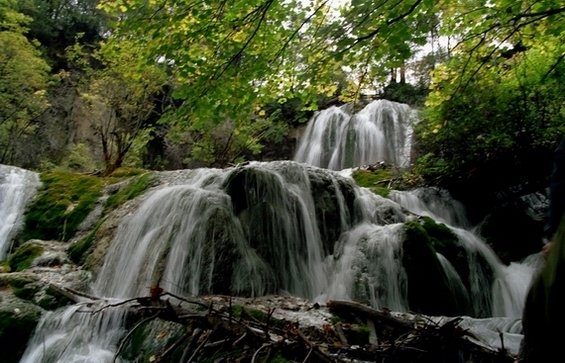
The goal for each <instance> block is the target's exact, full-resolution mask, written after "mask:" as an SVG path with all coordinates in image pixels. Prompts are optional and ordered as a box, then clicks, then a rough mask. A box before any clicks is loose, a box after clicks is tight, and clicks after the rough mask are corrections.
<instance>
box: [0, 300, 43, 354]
mask: <svg viewBox="0 0 565 363" xmlns="http://www.w3.org/2000/svg"><path fill="white" fill-rule="evenodd" d="M42 312H43V309H41V308H40V307H38V306H36V305H34V304H32V303H30V302H26V301H25V300H22V299H19V298H17V297H14V296H9V295H6V294H4V293H2V292H0V352H2V362H4V363H12V362H14V363H16V362H18V361H19V359H20V358H21V356H22V354H23V352H24V350H25V348H26V345H27V341H28V340H29V338H30V336H31V334H32V333H33V330H34V329H35V327H36V325H37V323H38V322H39V319H40V317H41V314H42Z"/></svg>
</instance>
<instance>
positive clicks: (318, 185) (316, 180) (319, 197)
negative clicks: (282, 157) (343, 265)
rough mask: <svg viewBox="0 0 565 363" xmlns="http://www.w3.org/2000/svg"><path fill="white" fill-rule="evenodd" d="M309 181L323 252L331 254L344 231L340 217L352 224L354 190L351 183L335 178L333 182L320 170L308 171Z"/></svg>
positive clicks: (353, 216)
mask: <svg viewBox="0 0 565 363" xmlns="http://www.w3.org/2000/svg"><path fill="white" fill-rule="evenodd" d="M309 181H310V191H311V193H312V198H313V199H314V209H315V213H316V222H317V225H318V229H319V231H320V237H321V239H322V243H323V246H324V252H325V253H326V254H327V255H331V254H333V252H334V251H333V249H334V246H335V243H336V241H338V240H339V237H340V235H341V234H342V233H343V232H344V231H343V230H342V226H341V220H342V218H343V219H344V220H345V221H346V223H347V224H348V225H352V224H353V221H354V218H355V215H354V211H355V207H354V204H355V197H356V196H355V191H354V190H353V185H351V184H348V183H346V182H344V181H343V180H337V181H335V183H334V180H332V178H331V177H330V176H328V175H327V174H326V173H323V172H321V171H316V170H313V171H312V172H311V173H309ZM340 194H341V196H342V197H343V203H344V208H343V210H342V209H341V208H340V203H341V201H340V198H339V195H340ZM342 213H343V214H344V215H342Z"/></svg>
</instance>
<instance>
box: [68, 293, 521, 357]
mask: <svg viewBox="0 0 565 363" xmlns="http://www.w3.org/2000/svg"><path fill="white" fill-rule="evenodd" d="M67 293H69V294H72V292H69V291H67ZM125 306H127V307H128V309H130V311H131V319H130V321H131V324H130V327H129V332H128V333H127V334H126V335H125V336H124V337H123V339H122V341H121V343H120V345H119V347H118V349H117V351H116V354H115V357H114V361H115V362H118V361H119V360H120V358H121V357H122V355H123V353H124V350H128V351H129V352H130V356H131V354H132V349H135V348H134V347H133V346H134V344H133V343H132V340H134V339H133V336H134V335H135V334H136V332H137V333H138V334H139V332H140V331H142V330H143V329H144V327H145V326H146V325H147V324H149V322H151V321H155V320H161V321H167V322H174V323H175V324H176V325H180V326H182V329H181V331H180V333H178V334H177V336H175V339H170V340H169V343H168V344H166V345H165V346H161V347H159V348H155V350H154V351H150V352H147V347H145V348H143V352H141V351H140V352H139V356H138V359H139V361H149V362H181V363H187V362H250V363H264V362H276V363H283V362H287V361H288V362H354V361H355V362H379V363H388V362H406V363H408V362H434V363H439V362H446V363H451V362H453V363H455V362H457V363H459V362H461V363H466V362H484V363H494V362H500V363H503V362H504V363H506V362H513V360H514V357H513V356H512V355H511V354H509V353H508V352H507V351H506V350H505V349H504V342H502V347H503V348H502V349H501V348H490V347H488V346H486V345H484V344H480V343H477V341H476V339H474V337H473V336H472V333H470V332H469V331H467V330H465V329H462V328H461V327H460V325H459V322H460V321H461V318H453V319H450V320H448V321H447V322H446V323H443V324H441V325H439V324H437V323H434V322H433V321H432V319H429V318H426V317H423V316H417V315H412V314H407V315H406V317H403V316H402V315H401V314H394V313H391V312H389V311H387V310H375V309H372V308H370V307H367V306H365V305H362V304H358V303H355V302H349V301H328V302H327V303H326V304H325V305H323V306H322V305H319V304H316V303H311V302H308V301H305V300H302V299H297V298H291V297H281V296H272V297H263V298H259V299H243V298H232V297H229V296H210V297H203V298H199V299H186V298H183V297H180V296H175V295H173V294H170V293H167V292H163V291H162V290H160V289H158V288H157V289H155V288H154V289H152V292H151V295H150V296H148V297H140V298H136V299H131V300H127V301H122V302H119V303H113V304H106V305H104V306H103V307H102V308H99V309H97V310H94V311H92V312H91V313H93V314H97V313H102V312H103V311H104V310H107V309H113V308H124V307H125ZM408 316H410V317H408ZM501 339H502V334H501ZM136 354H138V353H136V352H133V355H134V356H135V355H136ZM142 355H143V356H144V357H145V358H143V359H142V358H141V356H142Z"/></svg>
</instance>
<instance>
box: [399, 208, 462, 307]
mask: <svg viewBox="0 0 565 363" xmlns="http://www.w3.org/2000/svg"><path fill="white" fill-rule="evenodd" d="M404 228H405V240H404V242H403V256H402V264H403V266H404V269H405V271H406V274H407V278H408V302H409V306H410V309H411V310H413V311H416V312H420V313H424V314H428V315H451V316H457V315H462V314H465V313H467V312H468V307H467V304H466V302H465V301H464V300H463V301H461V297H460V296H457V295H456V292H454V291H452V290H451V288H450V285H449V281H448V278H447V276H446V275H445V272H444V270H443V267H442V265H441V263H440V261H439V259H438V256H437V253H438V252H439V253H441V254H444V253H445V252H446V251H450V250H458V249H459V244H458V239H457V236H455V234H453V232H452V231H451V230H450V229H449V228H448V227H447V226H445V225H443V224H437V223H436V222H434V221H433V220H432V219H431V218H427V217H423V218H419V219H416V220H411V221H408V222H406V223H405V224H404Z"/></svg>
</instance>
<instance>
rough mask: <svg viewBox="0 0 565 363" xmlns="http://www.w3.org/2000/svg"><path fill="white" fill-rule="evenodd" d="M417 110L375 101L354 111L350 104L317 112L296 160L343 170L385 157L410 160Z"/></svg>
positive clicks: (398, 161) (398, 162) (399, 161)
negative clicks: (356, 111)
mask: <svg viewBox="0 0 565 363" xmlns="http://www.w3.org/2000/svg"><path fill="white" fill-rule="evenodd" d="M416 121H417V118H416V113H415V111H413V110H412V109H411V108H410V107H409V106H408V105H406V104H402V103H397V102H391V101H387V100H377V101H373V102H371V103H370V104H368V105H367V106H365V108H363V109H362V110H361V111H360V112H358V113H355V114H353V113H352V106H351V105H350V104H347V105H344V106H341V107H336V106H333V107H330V108H328V109H326V110H323V111H320V112H317V113H316V114H315V116H314V117H313V118H312V120H310V121H309V123H308V126H307V128H306V130H305V132H304V134H303V135H302V137H301V139H300V142H299V144H298V149H297V151H296V155H295V157H294V160H295V161H297V162H301V163H307V164H310V165H314V166H319V167H322V168H327V169H332V170H342V169H345V168H350V167H354V166H361V165H368V164H373V163H376V162H378V161H385V162H387V163H389V164H394V165H397V166H400V167H407V166H408V165H409V164H410V152H411V147H412V130H413V126H414V123H415V122H416Z"/></svg>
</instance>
